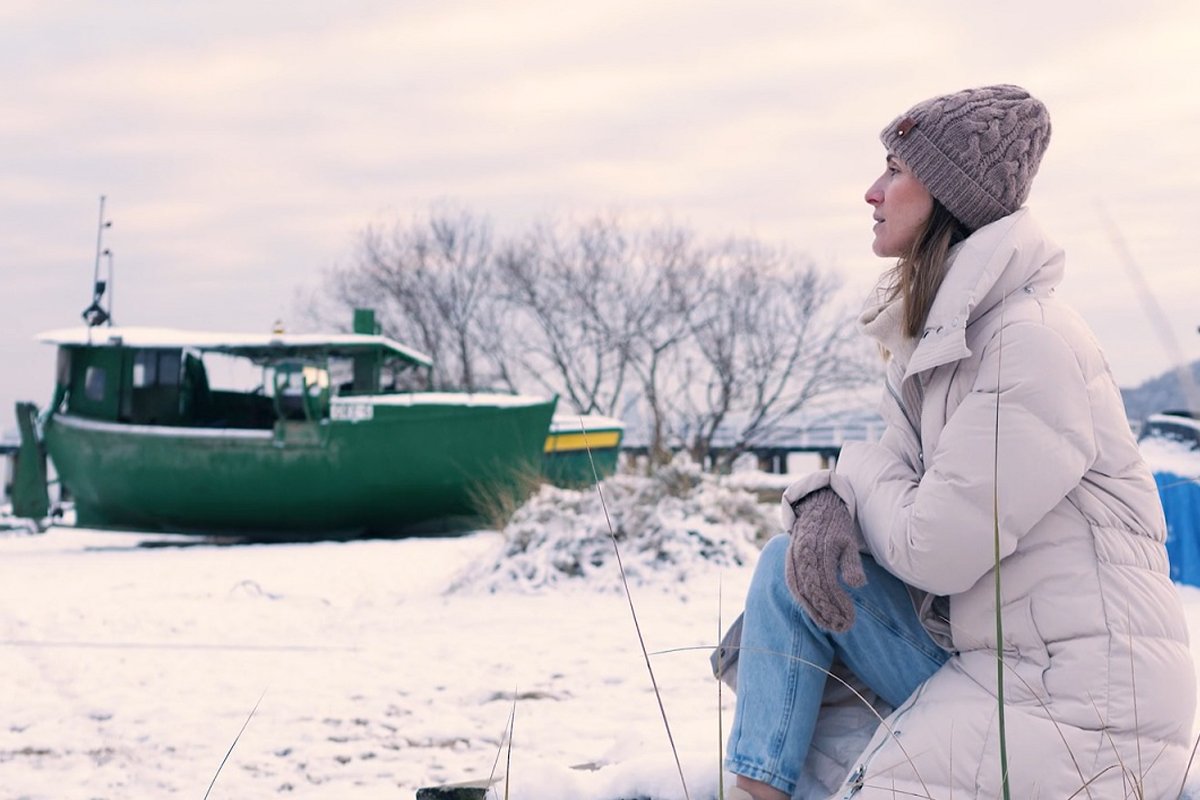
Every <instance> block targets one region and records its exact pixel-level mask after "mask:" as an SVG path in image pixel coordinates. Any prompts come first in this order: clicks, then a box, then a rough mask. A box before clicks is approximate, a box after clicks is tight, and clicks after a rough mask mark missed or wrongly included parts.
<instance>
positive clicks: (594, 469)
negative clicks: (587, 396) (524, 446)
mask: <svg viewBox="0 0 1200 800" xmlns="http://www.w3.org/2000/svg"><path fill="white" fill-rule="evenodd" d="M624 433H625V425H624V423H622V422H621V420H619V419H614V418H612V417H604V416H600V415H598V414H584V415H579V414H561V413H560V414H555V415H554V418H553V419H552V420H551V421H550V434H549V435H548V436H547V437H546V448H545V453H544V455H543V458H542V474H543V475H544V476H545V477H546V478H547V479H548V480H549V481H550V482H551V483H554V484H555V485H557V486H563V487H567V488H577V487H580V486H588V485H591V484H593V483H595V482H596V479H597V478H600V479H603V478H606V477H608V476H609V475H612V474H613V473H614V472H616V471H617V461H618V457H619V455H620V449H621V437H622V436H623V435H624Z"/></svg>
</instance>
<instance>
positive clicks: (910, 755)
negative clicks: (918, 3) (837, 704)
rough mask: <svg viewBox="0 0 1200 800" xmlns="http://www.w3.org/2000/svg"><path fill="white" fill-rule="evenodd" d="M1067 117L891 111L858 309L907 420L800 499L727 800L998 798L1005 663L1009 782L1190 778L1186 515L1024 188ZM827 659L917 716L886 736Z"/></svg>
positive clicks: (1114, 791)
mask: <svg viewBox="0 0 1200 800" xmlns="http://www.w3.org/2000/svg"><path fill="white" fill-rule="evenodd" d="M1049 137H1050V121H1049V116H1048V114H1047V112H1046V109H1045V107H1044V106H1043V105H1042V104H1041V103H1040V102H1039V101H1037V100H1036V99H1035V98H1033V97H1031V96H1030V95H1029V94H1028V93H1027V92H1025V91H1024V90H1023V89H1020V88H1019V87H1016V86H1007V85H1001V86H988V87H982V88H977V89H968V90H966V91H962V92H957V93H954V94H950V95H945V96H941V97H935V98H932V99H930V100H926V101H924V102H922V103H919V104H918V105H916V106H914V107H913V108H911V109H910V110H909V111H907V112H905V113H904V114H901V115H900V116H899V117H897V118H896V119H895V120H894V121H893V122H891V123H890V124H888V126H887V127H886V128H884V130H883V132H882V135H881V138H882V141H883V144H884V146H885V148H886V149H887V155H886V164H887V166H886V170H885V171H884V173H883V175H881V176H880V177H879V179H878V180H876V181H875V183H873V184H872V185H871V187H870V188H869V189H868V190H867V194H866V201H867V202H868V203H869V204H870V205H871V207H872V210H873V217H874V220H875V226H874V235H875V238H874V243H873V249H874V251H875V253H876V255H879V256H882V257H887V258H898V259H899V260H898V262H897V264H896V266H895V268H894V269H892V270H890V271H888V272H887V273H885V275H884V277H883V280H882V281H881V284H880V292H879V295H878V302H875V303H873V304H871V305H869V306H868V308H867V310H866V311H865V312H864V314H863V316H862V318H861V320H860V323H861V327H862V329H863V330H864V331H865V332H866V333H867V334H868V335H869V336H871V337H873V338H874V339H875V340H876V341H877V342H878V344H879V346H880V348H881V350H882V351H883V352H884V353H885V358H886V361H887V371H886V372H887V377H886V386H885V390H884V392H883V400H882V408H881V411H882V414H883V416H884V420H885V422H886V423H887V428H886V433H885V434H884V435H883V437H882V439H881V440H880V441H879V443H852V444H847V445H846V446H845V447H844V448H843V449H842V453H841V456H840V457H839V459H838V463H837V466H836V469H835V470H834V471H833V472H832V473H828V472H823V473H817V474H815V475H812V476H809V477H808V478H806V479H805V480H802V481H800V482H799V483H797V484H794V485H793V486H792V487H790V488H789V489H788V491H787V492H786V493H785V495H784V499H785V503H784V505H785V508H786V509H787V511H786V512H785V522H787V523H788V524H789V527H790V529H791V534H790V536H781V537H777V538H776V539H775V540H773V541H772V542H770V543H769V544H768V545H767V547H766V548H765V549H764V551H763V554H762V556H761V560H760V563H759V566H758V568H757V570H756V573H755V576H754V580H753V582H752V584H751V588H750V592H749V596H748V598H747V604H746V613H745V622H744V629H743V632H742V640H741V648H742V649H741V656H740V659H739V668H738V674H737V687H738V707H737V713H736V716H735V720H734V725H733V727H732V729H731V733H730V742H729V758H728V761H727V767H728V769H729V770H730V771H731V772H732V773H734V774H735V775H737V776H738V779H737V788H735V789H733V790H731V791H730V792H729V793H728V794H727V795H726V796H727V797H730V798H755V800H786V798H789V797H792V798H808V797H826V796H828V795H829V793H830V792H831V791H833V792H835V794H834V796H836V797H853V798H896V797H929V798H938V800H941V799H942V798H954V800H967V798H977V797H979V798H982V797H989V798H990V797H999V796H1001V792H1002V785H1003V780H1002V771H1001V769H1002V768H1001V760H1000V738H1001V735H1000V729H999V728H1000V715H999V713H998V712H999V711H1000V708H1001V702H1000V700H999V695H998V676H997V665H998V659H999V658H1000V657H1001V656H1002V660H1003V667H1002V674H1003V684H1002V685H1003V711H1004V714H1003V717H1004V722H1005V725H1006V729H1005V736H1004V738H1005V742H1006V746H1007V774H1008V781H1009V787H1010V796H1011V797H1012V798H1021V799H1022V800H1029V799H1030V798H1042V799H1043V800H1066V798H1069V797H1079V798H1085V797H1091V798H1095V799H1096V800H1109V799H1110V798H1122V797H1138V798H1145V799H1146V800H1151V799H1157V798H1175V797H1176V796H1177V795H1178V793H1179V791H1180V788H1181V786H1182V783H1183V779H1184V771H1185V769H1186V764H1187V761H1188V755H1189V751H1190V747H1191V742H1190V741H1189V737H1190V730H1191V724H1192V715H1193V709H1194V704H1195V687H1194V678H1193V668H1192V663H1191V660H1190V657H1189V652H1188V644H1187V630H1186V626H1185V622H1184V618H1183V613H1182V609H1181V607H1180V604H1179V601H1178V597H1177V595H1176V591H1175V589H1174V587H1173V586H1172V584H1171V582H1170V580H1169V578H1168V571H1167V558H1166V552H1165V549H1164V547H1163V541H1164V539H1165V525H1164V522H1163V516H1162V510H1161V507H1160V505H1159V501H1158V496H1157V493H1156V490H1155V485H1154V481H1153V479H1152V477H1151V475H1150V472H1149V470H1148V469H1147V468H1146V466H1145V464H1144V463H1143V462H1142V460H1141V458H1140V456H1139V454H1138V450H1137V446H1136V444H1135V442H1134V439H1133V436H1132V435H1131V433H1130V429H1129V425H1128V423H1127V421H1126V418H1125V414H1124V408H1123V405H1122V402H1121V398H1120V394H1119V392H1118V390H1117V387H1116V385H1115V383H1114V382H1113V379H1112V377H1111V375H1110V373H1109V370H1108V366H1107V363H1106V362H1105V359H1104V356H1103V355H1102V354H1101V352H1100V350H1099V348H1098V346H1097V344H1096V342H1095V340H1094V338H1093V337H1092V335H1091V333H1090V332H1089V330H1088V329H1087V327H1086V325H1085V324H1084V323H1083V322H1082V321H1081V320H1080V318H1079V317H1077V316H1076V315H1075V314H1074V313H1073V312H1071V311H1070V310H1069V309H1068V308H1066V307H1065V306H1063V304H1061V303H1060V302H1058V301H1057V300H1056V299H1055V297H1054V294H1053V292H1054V288H1055V286H1056V285H1057V284H1058V283H1059V281H1060V279H1061V277H1062V272H1063V261H1064V258H1063V253H1062V251H1061V250H1060V249H1059V248H1058V247H1057V246H1056V245H1055V244H1053V243H1052V242H1051V241H1050V240H1049V239H1048V238H1046V236H1045V235H1044V234H1043V233H1042V232H1041V230H1040V229H1039V228H1038V226H1037V224H1036V223H1035V222H1034V220H1033V218H1032V216H1031V215H1030V213H1029V212H1028V210H1026V209H1024V208H1022V204H1023V203H1024V201H1025V199H1026V197H1027V195H1028V193H1029V188H1030V185H1031V182H1032V179H1033V176H1034V174H1035V173H1036V172H1037V168H1038V164H1039V162H1040V160H1041V156H1042V153H1043V152H1044V150H1045V148H1046V144H1047V143H1048V141H1049ZM860 551H861V556H860ZM997 559H999V565H1000V568H999V575H998V576H997V574H996V573H997V570H996V563H997ZM839 574H840V580H839ZM998 597H999V605H1000V610H1001V614H1000V622H1001V623H1002V626H1003V628H1002V633H1000V629H999V628H998V625H997V619H996V616H997V615H996V613H995V610H996V604H997V598H998ZM827 670H829V671H832V673H833V674H835V675H837V676H841V675H842V674H844V673H846V672H848V673H849V675H850V677H852V678H853V679H854V681H852V682H854V683H856V685H860V686H865V688H866V689H867V690H869V692H866V693H865V694H866V699H867V700H871V701H874V702H875V704H876V707H884V710H885V713H886V712H887V710H890V708H894V709H895V710H894V711H891V713H890V714H888V715H887V717H886V720H885V722H884V723H883V724H879V725H877V727H876V728H875V731H874V734H873V736H872V738H871V739H870V741H869V742H868V743H867V744H866V745H865V747H863V746H862V739H857V740H856V739H854V737H853V735H852V734H853V733H854V730H855V728H854V726H853V725H847V724H846V722H845V717H844V716H842V717H839V716H837V715H836V714H834V713H832V712H831V709H833V708H834V706H833V705H832V704H831V702H830V699H831V694H832V691H831V690H834V689H837V688H838V687H839V684H838V683H837V682H835V681H834V680H833V679H831V678H828V677H827V672H826V671H827ZM855 702H856V703H857V707H858V708H859V709H862V708H864V707H865V706H864V704H863V703H862V702H861V701H857V700H856V701H855ZM885 704H886V705H885ZM845 710H846V706H845V703H844V698H843V703H842V708H841V712H843V713H844V712H845ZM839 737H840V740H841V742H842V751H841V752H840V753H839V751H838V745H837V742H838V740H839ZM831 742H832V743H833V744H832V746H831ZM846 742H851V743H852V744H853V755H854V757H853V758H852V759H850V761H851V763H848V764H847V763H846V761H847V759H846V758H845V757H844V756H845V755H846V753H845V744H846ZM838 761H841V762H842V767H846V768H848V769H846V771H845V772H843V773H842V774H843V779H842V780H841V783H840V785H833V782H831V781H830V780H829V779H828V777H827V776H828V774H829V772H830V765H831V764H833V763H835V762H838ZM846 773H848V776H847V775H846ZM823 778H824V780H822V779H823Z"/></svg>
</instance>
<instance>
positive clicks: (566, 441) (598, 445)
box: [546, 431, 621, 453]
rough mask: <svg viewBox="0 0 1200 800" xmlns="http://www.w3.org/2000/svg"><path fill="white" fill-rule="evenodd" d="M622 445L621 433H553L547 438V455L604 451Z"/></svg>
mask: <svg viewBox="0 0 1200 800" xmlns="http://www.w3.org/2000/svg"><path fill="white" fill-rule="evenodd" d="M620 443H621V431H596V432H594V433H588V434H586V435H585V434H583V433H552V434H550V435H549V436H547V437H546V452H547V453H567V452H571V451H575V450H586V449H588V448H591V449H592V450H603V449H605V448H608V447H616V446H617V445H618V444H620Z"/></svg>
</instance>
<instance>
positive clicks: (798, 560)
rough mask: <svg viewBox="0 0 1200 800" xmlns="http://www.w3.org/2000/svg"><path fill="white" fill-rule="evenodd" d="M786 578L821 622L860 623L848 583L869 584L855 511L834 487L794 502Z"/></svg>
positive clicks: (829, 626)
mask: <svg viewBox="0 0 1200 800" xmlns="http://www.w3.org/2000/svg"><path fill="white" fill-rule="evenodd" d="M794 509H795V513H796V519H795V521H794V522H792V528H791V536H792V540H791V542H790V543H789V544H788V554H787V567H786V571H785V572H786V574H785V578H786V579H787V585H788V589H789V590H790V591H791V593H792V596H793V597H795V598H796V601H797V602H798V603H800V605H801V606H803V607H804V610H805V611H807V612H808V615H809V617H810V618H811V619H812V621H813V622H815V623H816V624H817V625H818V626H820V627H821V628H823V629H825V630H827V631H832V632H834V633H845V632H846V631H848V630H850V626H852V625H853V624H854V601H853V600H852V599H851V597H850V593H849V592H847V591H846V589H845V588H844V587H843V586H842V585H841V583H840V582H839V581H838V573H839V571H840V573H841V576H842V582H844V583H845V584H846V586H851V587H854V588H858V587H860V586H865V585H866V583H867V576H866V574H865V573H864V572H863V566H862V558H861V557H860V556H859V554H858V539H857V537H856V536H855V535H854V520H853V519H851V517H850V511H849V509H848V508H847V507H846V504H845V503H844V502H843V501H842V498H840V497H839V496H838V495H837V493H836V492H834V491H833V490H832V489H829V488H824V489H818V490H817V491H815V492H812V493H811V494H808V495H806V496H805V497H803V498H801V499H800V500H798V501H797V502H796V504H795V506H794Z"/></svg>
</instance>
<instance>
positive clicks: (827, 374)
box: [672, 241, 871, 464]
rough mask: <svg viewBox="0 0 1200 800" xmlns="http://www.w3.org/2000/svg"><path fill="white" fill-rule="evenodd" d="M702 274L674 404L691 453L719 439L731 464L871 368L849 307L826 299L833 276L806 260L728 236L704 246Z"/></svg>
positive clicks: (830, 295) (701, 453)
mask: <svg viewBox="0 0 1200 800" xmlns="http://www.w3.org/2000/svg"><path fill="white" fill-rule="evenodd" d="M702 280H703V289H702V291H701V293H700V300H699V302H697V303H696V304H695V305H693V306H692V307H691V309H690V312H689V328H690V334H691V336H690V338H689V341H688V347H687V352H686V353H685V354H683V356H682V357H681V358H680V359H679V360H678V366H679V369H680V376H679V378H678V380H677V384H678V385H679V386H680V387H681V388H682V391H680V392H678V393H677V394H676V395H675V399H676V402H675V403H674V406H673V409H672V411H673V413H672V416H673V418H674V419H675V420H676V424H677V425H678V428H677V433H678V435H679V437H680V438H681V439H682V440H683V441H685V442H686V443H687V445H688V447H689V449H690V450H691V451H692V454H693V457H694V458H696V459H698V460H702V459H703V458H704V457H705V456H706V455H707V454H708V453H709V452H710V451H711V450H712V449H713V447H714V445H717V444H720V445H721V450H722V451H723V452H724V456H723V461H724V463H725V464H728V463H729V462H730V461H732V459H734V458H736V457H737V456H738V455H739V454H741V453H743V452H745V451H746V450H747V449H749V448H750V447H752V446H753V445H755V444H757V443H761V442H763V441H765V440H767V439H768V438H769V437H770V436H771V435H772V434H773V433H774V432H775V431H776V430H777V429H778V427H779V426H780V424H781V423H782V422H784V421H785V420H787V419H788V418H789V417H791V416H793V415H795V414H796V413H797V412H798V411H800V410H801V409H802V408H804V407H805V406H808V405H810V404H811V403H813V402H814V401H815V400H817V399H818V398H821V397H824V396H828V395H831V394H833V393H835V392H840V391H844V390H847V389H851V388H854V387H856V386H859V385H861V384H862V383H863V381H864V380H866V379H867V378H868V377H869V376H870V375H871V370H870V368H869V366H868V365H866V364H864V362H863V359H862V350H861V348H860V347H858V344H857V341H856V337H855V336H854V332H853V329H852V327H851V325H850V318H849V316H848V315H846V314H844V313H843V312H841V311H840V310H838V309H835V308H833V307H832V306H831V302H832V300H833V297H834V295H835V293H836V290H837V288H838V283H837V281H836V280H835V279H834V278H833V277H832V276H830V275H828V274H824V273H822V272H820V271H819V270H818V269H817V268H816V267H815V266H814V265H812V264H811V263H806V262H802V261H800V260H799V259H797V258H796V257H795V256H793V255H791V254H789V253H786V252H783V251H778V250H772V249H770V248H766V247H764V246H762V245H760V244H757V243H755V242H750V241H731V242H728V243H726V244H724V245H722V246H720V247H719V248H716V249H714V250H713V251H712V252H711V253H710V255H709V257H708V258H707V259H706V261H705V264H704V270H703V278H702Z"/></svg>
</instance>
